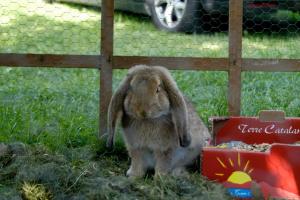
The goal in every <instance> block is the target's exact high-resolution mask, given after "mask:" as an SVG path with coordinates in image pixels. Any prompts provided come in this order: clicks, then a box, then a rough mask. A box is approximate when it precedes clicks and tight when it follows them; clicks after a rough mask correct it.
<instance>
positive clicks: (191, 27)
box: [147, 0, 200, 32]
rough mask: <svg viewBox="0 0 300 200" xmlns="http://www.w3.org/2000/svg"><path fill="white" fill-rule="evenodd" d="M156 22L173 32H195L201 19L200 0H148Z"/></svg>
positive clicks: (157, 24)
mask: <svg viewBox="0 0 300 200" xmlns="http://www.w3.org/2000/svg"><path fill="white" fill-rule="evenodd" d="M147 4H148V6H149V9H150V12H151V17H152V20H153V22H154V24H155V25H156V26H157V27H158V28H159V29H163V30H166V31H171V32H194V31H195V27H196V25H197V22H198V20H199V13H200V12H199V11H200V2H199V0H147Z"/></svg>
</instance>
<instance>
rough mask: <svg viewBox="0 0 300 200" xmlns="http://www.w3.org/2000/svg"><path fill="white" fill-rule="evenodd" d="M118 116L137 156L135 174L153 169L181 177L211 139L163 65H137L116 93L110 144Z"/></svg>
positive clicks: (133, 156) (111, 109) (128, 144)
mask: <svg viewBox="0 0 300 200" xmlns="http://www.w3.org/2000/svg"><path fill="white" fill-rule="evenodd" d="M118 118H121V125H122V128H123V132H124V140H125V143H126V147H127V150H128V153H129V156H130V157H131V166H130V168H129V169H128V171H127V176H130V177H141V176H144V175H145V173H146V171H147V169H149V168H154V169H155V176H157V175H165V174H169V173H172V174H175V175H176V174H178V172H182V170H184V168H185V166H187V165H189V164H191V163H193V161H194V160H195V159H196V158H197V156H198V155H199V154H200V152H201V149H202V147H203V146H204V145H205V143H206V141H207V140H209V139H210V137H211V136H210V134H209V132H208V129H207V128H206V127H205V125H204V124H203V122H202V121H201V119H200V118H199V117H198V115H197V113H196V111H195V109H194V108H193V106H192V104H191V103H190V102H189V101H188V100H187V99H186V98H184V97H183V95H182V93H181V92H180V91H179V89H178V87H177V85H176V83H175V81H174V79H173V78H172V76H171V74H170V73H169V71H168V70H167V69H166V68H164V67H160V66H153V67H150V66H146V65H137V66H134V67H132V68H131V69H129V71H128V74H127V76H126V77H125V78H124V80H123V81H122V83H121V84H120V86H119V88H118V89H117V90H116V92H115V93H114V95H113V97H112V99H111V102H110V105H109V111H108V140H107V146H108V147H109V148H112V146H113V143H114V135H115V127H116V123H117V119H118Z"/></svg>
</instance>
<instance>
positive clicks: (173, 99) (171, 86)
mask: <svg viewBox="0 0 300 200" xmlns="http://www.w3.org/2000/svg"><path fill="white" fill-rule="evenodd" d="M155 68H156V69H157V70H158V71H159V72H160V77H161V80H162V84H163V87H164V88H165V90H166V92H167V94H168V97H169V101H170V104H171V113H172V120H173V123H174V124H175V129H176V132H177V134H178V136H179V142H180V145H181V146H183V147H186V146H188V145H189V144H190V140H191V138H190V133H189V130H188V114H187V108H186V104H185V100H184V97H183V95H182V94H181V92H180V91H179V89H178V87H177V85H176V82H175V81H174V79H173V78H172V76H171V74H170V73H169V71H168V70H167V69H165V68H163V67H155Z"/></svg>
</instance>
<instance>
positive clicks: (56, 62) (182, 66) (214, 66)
mask: <svg viewBox="0 0 300 200" xmlns="http://www.w3.org/2000/svg"><path fill="white" fill-rule="evenodd" d="M113 61H114V69H128V68H130V67H131V66H133V65H137V64H147V65H162V66H166V67H168V68H169V69H173V70H206V71H228V69H229V67H228V63H229V60H228V59H227V58H193V57H147V56H114V57H113ZM242 62H243V64H242V71H265V72H300V59H254V58H244V59H243V61H242ZM100 65H101V56H99V55H55V54H12V53H7V54H0V66H9V67H57V68H99V67H100Z"/></svg>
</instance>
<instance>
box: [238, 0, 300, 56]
mask: <svg viewBox="0 0 300 200" xmlns="http://www.w3.org/2000/svg"><path fill="white" fill-rule="evenodd" d="M244 7H245V9H244V12H245V15H244V24H243V25H244V37H243V57H245V58H278V59H280V58H285V59H298V58H300V52H299V50H298V49H299V45H300V1H298V0H279V1H265V2H260V1H249V2H245V3H244Z"/></svg>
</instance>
